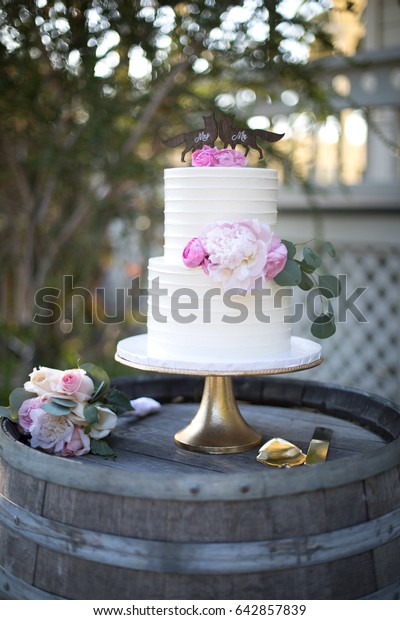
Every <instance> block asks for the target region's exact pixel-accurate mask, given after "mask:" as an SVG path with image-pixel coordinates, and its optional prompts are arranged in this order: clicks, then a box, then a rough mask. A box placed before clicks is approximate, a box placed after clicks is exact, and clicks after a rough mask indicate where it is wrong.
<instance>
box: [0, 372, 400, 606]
mask: <svg viewBox="0 0 400 620" xmlns="http://www.w3.org/2000/svg"><path fill="white" fill-rule="evenodd" d="M117 384H118V387H120V388H122V389H124V390H125V391H126V393H127V394H128V395H129V396H130V397H131V398H135V397H138V396H151V397H153V398H156V399H158V400H159V401H161V402H162V403H163V406H162V409H161V411H160V412H159V413H157V414H154V415H152V416H149V417H147V418H145V419H142V420H140V421H136V422H134V423H129V422H127V421H125V422H123V423H121V425H120V426H119V427H118V429H117V430H116V432H115V433H114V435H113V439H112V440H111V442H110V443H111V444H112V445H113V447H114V449H115V451H116V453H117V458H116V459H115V460H112V459H111V460H110V459H104V458H101V457H96V456H93V455H87V456H83V457H79V458H70V459H66V458H60V457H55V456H52V455H48V454H45V453H42V452H40V451H37V450H33V449H32V448H30V447H29V446H27V445H25V444H24V443H23V442H22V441H21V438H20V437H19V436H18V433H17V432H16V430H15V426H14V425H13V424H11V423H10V422H9V421H6V420H4V421H3V423H2V430H1V432H0V457H1V461H0V462H1V469H0V492H1V496H0V530H1V531H0V592H1V596H3V597H4V598H11V599H48V598H50V599H56V598H67V599H77V600H85V599H91V600H100V599H101V600H104V599H114V600H116V599H121V600H125V599H129V600H144V599H158V600H172V599H178V600H179V599H180V600H182V599H189V600H190V599H195V600H201V599H203V600H204V599H217V600H218V599H219V600H250V599H264V600H282V599H285V600H294V599H303V600H307V599H308V600H313V599H325V600H327V599H328V600H329V599H357V598H378V599H383V598H399V596H400V439H399V435H400V411H399V408H398V407H397V406H396V405H395V404H394V403H392V402H390V401H387V400H385V399H383V398H380V397H378V396H374V395H371V394H368V393H365V392H362V391H358V390H354V389H348V388H343V387H338V386H334V385H326V384H320V383H315V382H304V381H299V380H292V379H286V378H285V379H280V378H271V377H269V378H263V377H253V378H240V379H237V380H235V384H234V385H235V392H236V395H237V398H238V401H239V407H240V409H241V411H242V414H243V416H244V417H245V418H246V419H247V420H248V421H249V423H250V424H251V425H252V426H253V427H254V428H256V429H257V430H259V431H260V432H261V433H262V434H263V436H264V437H265V440H267V439H269V438H271V437H273V436H281V437H285V438H286V439H288V440H289V441H292V442H294V443H296V444H297V445H299V446H300V447H301V448H302V449H303V450H304V451H305V450H306V449H307V445H308V442H309V440H310V439H311V436H312V434H313V430H314V428H315V426H320V425H323V426H325V427H329V428H331V429H332V430H333V435H332V442H331V446H330V450H329V453H328V459H327V461H326V462H325V463H322V464H318V465H312V466H301V467H296V468H291V469H276V468H270V467H267V466H265V465H263V464H261V463H259V462H257V461H256V455H257V450H253V451H250V452H246V453H242V454H227V455H209V454H200V453H193V452H188V451H185V450H183V449H181V448H179V447H177V446H176V445H175V444H174V441H173V436H174V433H175V432H176V431H178V430H180V429H181V428H182V427H183V426H184V425H185V424H186V423H187V422H189V421H190V419H191V418H192V417H193V414H194V413H195V411H196V408H197V407H196V404H195V401H198V399H199V397H200V395H201V391H202V379H201V378H196V377H190V378H187V377H179V376H158V375H145V376H139V377H137V378H129V379H123V378H122V379H120V380H118V381H117Z"/></svg>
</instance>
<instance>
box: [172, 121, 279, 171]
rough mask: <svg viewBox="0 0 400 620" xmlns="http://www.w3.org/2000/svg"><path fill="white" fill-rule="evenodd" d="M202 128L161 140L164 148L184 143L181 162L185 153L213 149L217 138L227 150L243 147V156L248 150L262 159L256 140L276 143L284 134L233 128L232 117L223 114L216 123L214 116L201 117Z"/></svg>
mask: <svg viewBox="0 0 400 620" xmlns="http://www.w3.org/2000/svg"><path fill="white" fill-rule="evenodd" d="M203 120H204V128H202V129H195V130H194V131H188V132H186V133H180V134H179V135H177V136H175V137H173V138H169V139H168V140H163V141H162V142H163V144H165V146H170V147H175V146H179V145H180V144H183V143H185V148H184V149H183V151H182V154H181V161H185V155H186V153H189V151H192V152H194V151H196V150H197V149H201V148H202V147H203V146H204V145H207V146H210V147H213V146H214V144H215V141H216V139H217V138H218V137H219V138H220V139H221V141H222V143H223V145H224V148H227V146H228V145H230V146H231V147H232V148H233V149H235V148H236V146H237V145H238V144H240V145H241V146H243V147H244V148H245V149H246V151H245V155H247V153H248V152H249V149H250V148H252V149H255V150H256V151H258V153H259V155H260V156H259V159H262V158H263V157H264V155H263V152H262V150H261V149H260V147H259V146H258V144H257V138H261V139H262V140H266V141H267V142H278V140H281V138H283V136H284V135H285V134H283V133H274V132H273V131H265V130H264V129H249V128H248V127H246V128H240V127H234V126H233V121H234V116H231V115H228V114H223V115H222V116H221V120H220V122H219V123H217V120H216V118H215V114H210V115H209V116H203Z"/></svg>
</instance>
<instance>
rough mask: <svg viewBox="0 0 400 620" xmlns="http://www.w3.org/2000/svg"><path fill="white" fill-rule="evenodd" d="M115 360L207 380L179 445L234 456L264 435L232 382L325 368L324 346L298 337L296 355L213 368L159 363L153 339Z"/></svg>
mask: <svg viewBox="0 0 400 620" xmlns="http://www.w3.org/2000/svg"><path fill="white" fill-rule="evenodd" d="M115 359H116V360H117V361H118V362H120V363H121V364H124V365H125V366H130V367H132V368H137V369H139V370H146V371H152V372H161V373H169V374H183V375H199V376H204V377H205V382H204V389H203V395H202V398H201V402H200V406H199V409H198V411H197V413H196V415H195V416H194V418H193V420H192V421H191V422H190V424H188V426H186V427H185V428H183V429H182V430H181V431H179V432H178V433H176V434H175V437H174V439H175V443H176V444H177V445H178V446H180V447H181V448H185V449H186V450H191V451H193V452H206V453H208V454H228V453H233V452H246V451H247V450H252V449H254V448H257V447H258V446H259V445H260V443H261V442H262V439H263V438H262V435H260V433H258V432H257V431H255V430H254V429H253V428H251V427H250V426H249V425H248V424H247V422H246V421H245V420H244V418H243V417H242V414H241V413H240V411H239V408H238V406H237V403H236V398H235V395H234V392H233V383H232V378H233V377H234V376H243V375H278V374H283V373H289V372H298V371H300V370H306V369H308V368H314V367H315V366H318V365H319V364H321V363H322V361H323V358H322V356H321V347H320V345H319V344H317V343H315V342H313V341H310V340H306V339H304V338H296V337H292V340H291V350H290V352H286V353H285V354H278V355H276V356H274V357H272V356H269V357H266V358H264V359H262V360H257V361H256V362H244V363H243V362H242V363H240V362H239V363H236V364H235V363H231V362H215V363H213V362H210V363H207V364H205V363H203V364H197V363H196V364H194V363H192V362H188V361H179V360H173V361H172V360H169V359H166V358H154V357H152V356H149V355H148V354H147V335H145V334H144V335H140V336H132V337H131V338H126V339H125V340H121V341H120V342H119V343H118V345H117V352H116V354H115Z"/></svg>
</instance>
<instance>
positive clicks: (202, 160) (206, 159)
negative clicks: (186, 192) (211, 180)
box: [192, 144, 218, 167]
mask: <svg viewBox="0 0 400 620" xmlns="http://www.w3.org/2000/svg"><path fill="white" fill-rule="evenodd" d="M217 152H218V149H217V148H216V147H211V146H207V145H206V144H205V145H204V146H203V148H202V149H201V150H197V151H195V152H194V153H193V155H192V166H197V167H203V166H207V167H210V166H215V153H217Z"/></svg>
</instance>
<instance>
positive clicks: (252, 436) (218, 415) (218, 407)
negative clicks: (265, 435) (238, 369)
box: [174, 375, 262, 454]
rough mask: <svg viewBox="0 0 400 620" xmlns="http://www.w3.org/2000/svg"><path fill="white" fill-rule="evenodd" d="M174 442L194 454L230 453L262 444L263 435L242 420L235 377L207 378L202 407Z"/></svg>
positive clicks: (244, 450)
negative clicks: (237, 400) (235, 392)
mask: <svg viewBox="0 0 400 620" xmlns="http://www.w3.org/2000/svg"><path fill="white" fill-rule="evenodd" d="M174 439H175V443H176V444H177V445H178V446H179V447H181V448H185V449H186V450H191V451H192V452H206V453H208V454H228V453H233V452H246V451H247V450H252V449H253V448H256V447H257V446H259V445H260V443H261V441H262V436H261V435H260V433H257V431H255V430H253V429H252V428H251V427H250V426H248V424H247V423H246V422H245V421H244V419H243V418H242V415H241V413H240V411H239V409H238V407H237V405H236V400H235V396H234V393H233V386H232V377H229V376H212V375H211V376H207V377H206V378H205V384H204V391H203V397H202V399H201V403H200V407H199V409H198V411H197V413H196V415H195V417H194V418H193V420H192V421H191V422H190V424H189V425H188V426H186V427H185V428H184V429H182V430H181V431H179V432H178V433H176V435H175V438H174Z"/></svg>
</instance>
